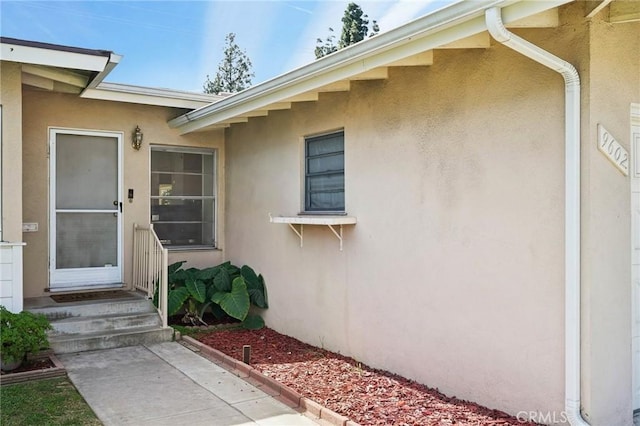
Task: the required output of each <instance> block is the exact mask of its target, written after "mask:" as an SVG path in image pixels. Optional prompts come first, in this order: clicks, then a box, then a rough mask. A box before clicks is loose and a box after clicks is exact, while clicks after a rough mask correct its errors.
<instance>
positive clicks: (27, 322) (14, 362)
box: [0, 306, 52, 370]
mask: <svg viewBox="0 0 640 426" xmlns="http://www.w3.org/2000/svg"><path fill="white" fill-rule="evenodd" d="M51 329H52V327H51V324H50V323H49V321H48V320H47V318H46V317H45V316H44V315H42V314H37V315H36V314H33V313H31V312H27V311H23V312H20V313H19V314H14V313H13V312H11V311H9V310H8V309H6V308H5V307H4V306H0V330H2V331H0V361H1V364H2V369H3V370H10V369H15V368H17V367H19V366H20V364H21V363H22V361H23V360H24V359H25V358H26V356H27V354H29V353H37V352H39V351H40V350H41V349H46V348H48V347H49V340H48V339H47V330H51Z"/></svg>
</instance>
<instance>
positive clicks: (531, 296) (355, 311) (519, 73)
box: [226, 46, 564, 413]
mask: <svg viewBox="0 0 640 426" xmlns="http://www.w3.org/2000/svg"><path fill="white" fill-rule="evenodd" d="M563 108H564V104H563V85H562V79H561V78H560V77H559V76H558V75H556V74H555V73H553V72H552V71H549V70H546V69H544V68H542V67H540V66H536V65H535V64H533V63H532V62H531V61H529V60H527V59H525V58H523V57H521V56H519V55H517V54H515V53H513V52H511V51H509V50H508V49H506V48H503V47H501V46H496V47H492V48H491V49H488V50H478V51H449V52H444V51H437V52H436V55H435V63H434V65H433V66H431V67H418V68H394V69H391V70H390V75H389V79H387V80H384V81H373V82H355V83H352V87H351V91H350V92H348V93H338V94H324V95H322V96H321V97H320V100H319V101H318V102H316V103H306V104H296V105H294V107H293V108H292V110H291V111H283V112H277V113H273V114H270V116H269V117H267V118H256V119H252V120H250V122H249V123H248V124H245V125H236V126H233V127H232V128H231V129H230V130H229V131H228V133H227V143H226V150H227V190H226V193H227V219H226V220H227V240H228V241H229V244H228V252H227V254H228V255H229V257H230V259H231V260H233V261H237V262H244V263H249V264H251V265H254V266H255V267H256V268H257V269H258V270H260V271H261V272H262V273H264V275H265V278H266V281H267V286H268V290H269V297H270V304H271V305H270V309H269V310H268V311H267V312H266V320H267V324H268V325H270V326H272V327H274V328H275V329H277V330H279V331H282V332H284V333H286V334H290V335H293V336H295V337H297V338H300V339H302V340H304V341H307V342H310V343H312V344H315V345H319V346H324V347H326V348H329V349H332V350H335V351H339V352H341V353H346V354H348V355H351V356H354V357H355V358H357V359H358V360H360V361H362V362H363V363H365V364H368V365H371V366H374V367H378V368H384V369H386V370H390V371H393V372H396V373H400V374H402V375H404V376H406V377H411V378H413V379H416V380H417V381H419V382H422V383H426V384H428V385H430V386H434V387H438V388H439V389H440V390H441V391H443V392H445V393H446V394H449V395H457V396H458V397H461V398H465V399H471V400H473V401H476V402H479V403H481V404H485V405H488V406H490V407H495V408H500V409H503V410H506V411H509V412H512V413H516V412H518V411H520V410H545V411H548V410H554V411H557V412H558V413H560V412H561V410H562V409H563V406H562V404H563V392H564V390H563V384H564V379H563V374H564V368H563V354H564V352H563V345H564V342H563V338H564V333H563V303H564V284H563V272H564V267H563V230H564V227H563V191H564V189H563V168H564V159H563V152H564V151H563V150H564V138H563V118H562V117H563ZM339 128H344V131H345V181H346V184H345V186H346V210H347V213H348V214H349V215H352V216H356V217H357V219H358V223H357V225H355V226H353V227H349V226H348V227H345V242H344V251H342V252H340V251H339V249H338V242H337V240H336V238H335V237H334V236H333V235H332V234H331V232H330V231H329V230H328V229H325V228H322V227H312V226H306V227H305V229H304V247H303V248H300V246H299V240H298V238H297V236H295V234H294V233H293V232H291V231H290V230H289V229H288V228H287V226H286V225H277V224H271V223H269V219H268V213H271V214H273V215H277V214H295V213H297V212H298V211H300V209H301V192H302V187H303V179H302V175H303V164H304V161H303V138H304V136H305V135H313V134H314V133H318V132H325V131H328V130H333V129H339ZM247 206H250V208H247ZM525 366H526V367H525Z"/></svg>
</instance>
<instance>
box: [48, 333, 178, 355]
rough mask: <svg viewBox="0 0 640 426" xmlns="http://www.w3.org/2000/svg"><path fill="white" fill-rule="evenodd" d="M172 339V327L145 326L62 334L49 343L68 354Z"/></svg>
mask: <svg viewBox="0 0 640 426" xmlns="http://www.w3.org/2000/svg"><path fill="white" fill-rule="evenodd" d="M171 340H173V329H172V328H161V327H154V326H145V327H135V328H129V329H125V330H108V331H100V332H94V333H85V334H61V335H57V336H51V337H50V338H49V344H50V346H51V349H53V351H54V352H55V353H56V354H66V353H72V352H84V351H94V350H99V349H112V348H120V347H125V346H136V345H146V344H152V343H162V342H170V341H171Z"/></svg>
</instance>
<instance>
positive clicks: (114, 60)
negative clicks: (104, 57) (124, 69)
mask: <svg viewBox="0 0 640 426" xmlns="http://www.w3.org/2000/svg"><path fill="white" fill-rule="evenodd" d="M121 59H122V55H117V54H115V53H111V54H110V55H109V60H108V61H107V63H106V64H105V66H104V69H102V70H101V71H100V72H98V74H97V75H96V76H95V77H94V78H93V80H91V82H89V85H88V86H87V88H86V89H95V88H96V87H98V84H100V83H102V80H104V79H105V78H106V77H107V75H109V73H110V72H111V71H113V69H114V68H115V67H116V65H118V64H119V63H120V60H121ZM86 89H85V90H86ZM83 95H84V91H83V92H82V95H80V96H83Z"/></svg>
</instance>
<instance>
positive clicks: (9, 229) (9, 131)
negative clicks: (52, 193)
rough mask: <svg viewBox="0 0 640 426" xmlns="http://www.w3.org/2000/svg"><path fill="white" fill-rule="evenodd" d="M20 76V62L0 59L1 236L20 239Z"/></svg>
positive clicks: (7, 238) (9, 239) (17, 240)
mask: <svg viewBox="0 0 640 426" xmlns="http://www.w3.org/2000/svg"><path fill="white" fill-rule="evenodd" d="M21 87H22V78H21V67H20V64H15V63H10V62H0V105H2V194H0V196H1V197H2V240H4V241H9V242H20V241H22V127H21V125H20V124H21V123H22V93H21V90H22V89H21Z"/></svg>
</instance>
